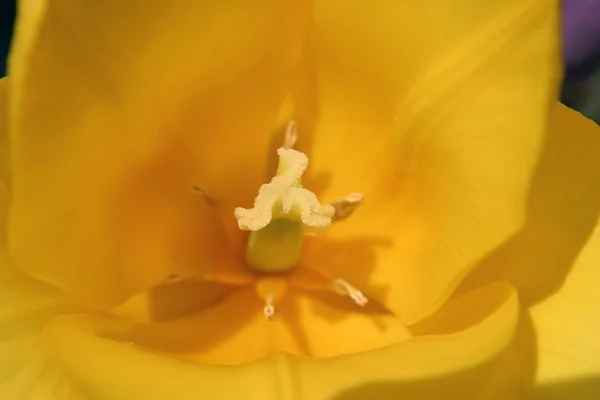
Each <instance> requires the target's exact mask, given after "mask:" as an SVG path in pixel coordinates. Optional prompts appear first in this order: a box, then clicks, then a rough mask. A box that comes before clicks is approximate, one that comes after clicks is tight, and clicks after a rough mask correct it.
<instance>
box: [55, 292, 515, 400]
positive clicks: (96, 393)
mask: <svg viewBox="0 0 600 400" xmlns="http://www.w3.org/2000/svg"><path fill="white" fill-rule="evenodd" d="M473 305H476V308H478V309H480V310H481V311H484V310H485V312H482V313H480V314H479V315H478V317H477V318H475V319H474V320H473V321H470V322H474V324H471V325H466V326H460V324H458V325H455V326H454V327H453V329H452V327H448V326H447V325H446V326H447V327H448V331H447V332H445V333H444V334H441V335H431V336H422V337H420V338H415V339H410V340H407V341H404V342H402V343H400V344H398V345H393V346H391V347H386V348H382V349H378V350H373V351H369V352H365V353H359V354H354V355H348V356H345V357H339V358H333V359H326V360H321V361H311V360H308V359H302V358H296V357H292V356H284V355H275V356H272V357H270V358H269V359H265V360H262V361H259V362H254V363H250V364H247V365H243V366H239V367H218V366H212V367H210V366H207V365H202V364H190V363H187V362H183V361H180V360H177V359H175V358H173V357H164V356H161V355H158V354H156V353H154V352H149V351H145V350H144V349H142V348H140V347H137V346H132V345H131V344H128V343H119V342H118V341H114V340H111V339H108V337H114V335H115V334H118V333H119V332H120V333H124V332H127V331H129V330H130V329H131V326H130V324H127V323H123V322H119V321H118V320H117V321H115V320H110V319H102V318H96V317H89V316H88V317H86V316H70V317H61V318H58V319H57V320H55V321H54V322H53V323H52V324H50V325H49V327H48V329H47V330H46V333H47V339H48V340H49V343H50V344H51V348H52V350H53V352H54V353H53V354H55V356H56V357H58V359H59V360H60V363H61V365H63V366H64V367H65V368H66V371H67V373H68V374H69V375H71V376H72V377H73V378H74V380H75V382H76V383H77V384H79V385H82V387H83V388H84V390H85V392H86V393H89V394H90V395H91V396H92V397H94V398H97V399H100V400H101V399H113V400H117V399H130V398H146V399H161V398H164V397H177V398H179V399H183V400H185V399H195V398H198V397H205V396H208V397H214V396H217V395H218V397H219V398H238V397H248V396H249V395H251V396H252V398H261V399H265V400H267V399H278V398H286V397H287V396H292V395H293V396H294V397H296V398H301V399H304V398H306V399H325V398H332V397H334V396H338V398H361V397H357V394H359V393H363V394H364V393H367V394H369V395H370V396H373V397H374V398H385V396H388V397H389V396H399V395H402V394H419V393H420V394H421V395H435V394H438V395H439V394H440V393H444V394H445V395H447V396H450V397H446V398H455V397H452V396H455V395H457V393H458V392H452V390H458V391H459V392H460V393H461V394H464V393H465V392H464V390H467V391H469V390H471V389H473V385H471V386H461V385H456V384H454V385H453V384H452V379H454V378H456V376H455V374H462V373H465V374H468V373H469V371H471V370H472V369H473V368H475V367H477V366H480V365H482V364H485V363H486V362H487V361H489V360H491V359H493V358H494V357H495V356H496V355H497V354H498V353H499V352H500V351H501V350H502V349H503V348H504V346H506V345H507V344H508V343H509V342H510V340H511V338H512V334H513V333H514V330H515V327H516V323H517V320H518V313H519V311H518V310H519V306H518V302H517V298H516V293H515V292H514V290H513V289H512V288H511V287H510V285H507V284H504V283H497V284H493V285H490V286H488V287H485V288H481V289H479V290H478V291H476V292H473V293H471V294H468V295H466V297H465V298H464V299H462V300H461V301H460V302H459V304H457V305H456V307H457V308H458V309H457V310H454V312H456V311H460V312H462V313H468V312H469V307H472V306H473ZM464 307H466V308H464ZM450 311H452V310H450ZM443 320H444V319H443V318H442V320H441V321H442V325H445V324H444V323H443ZM263 326H265V325H264V324H263ZM247 343H248V346H249V347H252V346H250V344H251V343H255V344H256V342H252V341H248V342H247ZM261 343H264V341H262V342H261ZM471 377H472V376H471ZM139 382H144V384H143V385H140V384H139ZM232 382H235V385H233V384H231V383H232ZM453 382H454V383H456V382H457V381H453ZM365 391H366V392H365ZM382 396H384V397H382ZM363 398H364V397H363ZM390 398H397V397H390Z"/></svg>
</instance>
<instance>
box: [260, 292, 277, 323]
mask: <svg viewBox="0 0 600 400" xmlns="http://www.w3.org/2000/svg"><path fill="white" fill-rule="evenodd" d="M265 303H266V305H265V308H263V312H264V313H265V319H266V320H267V321H271V320H273V318H275V294H274V293H269V294H268V295H267V296H266V298H265Z"/></svg>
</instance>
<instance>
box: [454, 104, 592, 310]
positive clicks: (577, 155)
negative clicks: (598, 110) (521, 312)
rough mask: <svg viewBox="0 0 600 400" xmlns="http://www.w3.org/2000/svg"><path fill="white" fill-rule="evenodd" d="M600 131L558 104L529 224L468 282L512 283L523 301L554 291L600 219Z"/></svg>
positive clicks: (470, 284) (535, 183)
mask: <svg viewBox="0 0 600 400" xmlns="http://www.w3.org/2000/svg"><path fill="white" fill-rule="evenodd" d="M599 155H600V128H599V127H598V125H596V124H595V123H594V122H593V121H591V120H589V119H587V118H585V117H583V116H582V115H581V114H579V113H577V112H575V111H573V110H570V109H569V108H567V107H566V106H564V105H562V104H560V103H558V102H557V103H556V104H555V105H554V107H553V109H552V113H551V116H550V124H549V136H548V142H547V143H546V146H545V148H544V151H543V154H542V157H541V159H540V163H539V165H538V167H537V171H536V173H535V177H534V180H533V185H532V187H531V193H530V196H529V201H528V207H527V208H528V212H527V219H526V222H525V225H524V226H523V228H522V229H521V231H519V233H518V234H517V235H516V236H515V237H513V238H512V239H511V240H510V241H508V242H507V243H506V244H505V245H503V246H502V247H500V248H499V249H497V250H496V251H494V252H493V253H492V254H490V255H489V256H488V257H487V258H486V259H485V260H484V261H483V263H482V265H480V266H479V267H478V269H477V270H476V271H475V272H474V273H473V275H472V276H470V277H469V279H468V280H467V281H466V282H465V285H464V287H465V288H466V290H468V289H469V288H470V287H476V286H478V285H481V284H482V283H485V282H491V281H494V280H497V279H506V280H509V281H511V282H512V283H513V284H514V285H515V286H516V287H517V289H518V290H519V295H520V297H521V300H522V302H523V303H526V304H535V303H537V302H539V301H541V300H543V299H544V298H546V297H548V296H549V295H551V294H552V293H554V292H556V291H557V290H558V289H559V288H560V287H561V286H562V284H563V283H564V281H565V279H566V277H567V276H568V273H569V270H570V269H571V267H572V266H573V263H574V261H575V259H576V257H577V255H578V254H579V253H580V251H581V249H582V248H583V246H584V245H585V243H586V242H587V241H588V238H589V237H590V235H591V233H592V231H593V229H594V228H595V226H596V223H597V221H598V215H600V156H599Z"/></svg>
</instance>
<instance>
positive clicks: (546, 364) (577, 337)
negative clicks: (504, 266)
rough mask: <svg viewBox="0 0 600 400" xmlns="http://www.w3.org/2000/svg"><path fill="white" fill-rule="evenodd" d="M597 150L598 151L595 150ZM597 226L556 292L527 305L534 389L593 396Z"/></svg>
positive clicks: (597, 349) (599, 264)
mask: <svg viewBox="0 0 600 400" xmlns="http://www.w3.org/2000/svg"><path fill="white" fill-rule="evenodd" d="M599 154H600V153H599ZM598 282H600V227H598V226H597V227H596V230H595V231H594V233H593V236H592V237H591V238H590V239H589V240H588V242H587V244H586V245H585V248H584V249H583V251H582V252H581V253H580V254H579V256H578V257H577V260H576V261H575V263H574V265H573V266H572V267H571V269H570V270H569V271H568V272H567V276H566V279H565V281H564V283H563V284H562V285H561V287H560V288H559V289H558V290H557V291H556V293H554V294H552V295H550V296H549V297H548V298H547V299H545V300H543V301H542V302H540V303H539V304H536V305H534V306H533V307H531V310H530V313H531V318H532V320H533V326H534V329H535V333H536V342H537V358H536V363H537V370H536V375H535V383H536V385H537V387H536V389H535V391H534V394H535V395H537V396H538V397H539V398H540V399H542V398H546V399H548V398H567V397H570V398H577V399H587V398H590V399H591V398H594V397H595V396H597V395H598V393H599V391H598V390H599V389H600V313H599V312H598V305H599V304H600V291H598Z"/></svg>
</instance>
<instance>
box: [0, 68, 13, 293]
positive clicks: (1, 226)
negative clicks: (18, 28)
mask: <svg viewBox="0 0 600 400" xmlns="http://www.w3.org/2000/svg"><path fill="white" fill-rule="evenodd" d="M7 115H8V78H2V79H0V249H4V248H5V246H6V222H7V217H8V207H9V202H10V180H11V179H10V151H9V144H8V121H7ZM1 280H2V274H0V281H1Z"/></svg>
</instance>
